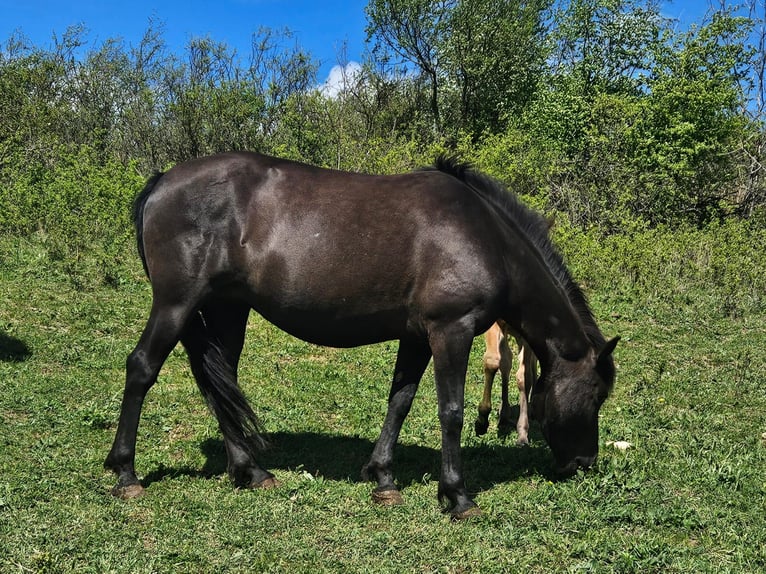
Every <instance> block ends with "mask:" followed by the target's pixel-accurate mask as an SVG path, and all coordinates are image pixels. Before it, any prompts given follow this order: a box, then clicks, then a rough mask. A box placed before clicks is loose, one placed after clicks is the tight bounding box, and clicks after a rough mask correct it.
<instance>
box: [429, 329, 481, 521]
mask: <svg viewBox="0 0 766 574" xmlns="http://www.w3.org/2000/svg"><path fill="white" fill-rule="evenodd" d="M472 340H473V335H472V333H471V332H470V331H468V330H465V329H460V328H448V329H443V330H438V331H432V332H431V336H430V342H431V350H432V352H433V356H434V376H435V378H436V394H437V397H438V401H439V422H440V424H441V430H442V469H441V477H440V479H439V500H441V501H444V499H446V500H447V501H448V502H447V510H448V511H449V512H450V513H451V514H452V517H453V518H455V519H462V518H468V517H470V516H474V515H477V514H480V512H481V511H480V510H479V507H478V506H476V503H475V502H474V501H473V500H471V497H470V496H468V492H467V491H466V488H465V481H464V479H463V466H462V461H461V454H460V436H461V433H462V430H463V403H464V393H465V376H466V370H467V368H468V355H469V353H470V350H471V343H472Z"/></svg>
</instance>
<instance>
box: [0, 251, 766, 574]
mask: <svg viewBox="0 0 766 574" xmlns="http://www.w3.org/2000/svg"><path fill="white" fill-rule="evenodd" d="M2 253H3V260H0V572H3V573H6V572H9V573H11V572H19V573H21V572H131V573H149V572H173V573H175V572H211V573H213V572H215V573H221V572H392V573H394V572H396V573H400V572H418V573H430V572H454V573H458V572H485V573H491V572H525V573H536V572H540V573H543V572H546V573H547V572H568V571H571V572H580V571H585V572H716V573H717V574H720V573H724V572H736V573H742V572H764V571H766V442H765V440H764V435H763V433H766V351H765V349H766V324H765V323H764V320H765V319H766V316H764V314H763V313H761V312H757V311H754V310H750V311H746V312H738V313H730V312H722V311H721V310H720V308H719V306H716V305H715V304H714V303H711V302H710V301H711V298H710V297H705V296H704V294H703V293H700V294H699V295H700V296H699V297H696V296H695V294H694V293H687V294H685V295H684V297H678V296H676V295H674V294H672V293H668V294H667V296H664V295H663V290H662V289H661V288H660V289H655V291H654V292H653V293H652V296H651V297H647V298H642V297H641V296H640V295H639V294H636V295H635V296H631V297H626V296H625V293H624V292H620V293H617V292H615V291H611V290H609V289H599V290H598V291H596V292H591V293H590V295H591V300H592V304H593V308H594V311H595V314H596V316H597V318H598V319H599V322H600V325H601V327H602V330H603V331H604V333H605V334H606V335H607V336H612V335H615V334H620V335H622V342H621V343H620V345H619V347H618V349H617V351H616V359H617V363H618V378H617V384H616V387H615V391H614V393H613V395H612V397H611V398H610V399H609V400H608V401H607V403H606V404H605V406H604V408H603V409H602V411H601V413H602V414H601V455H600V457H599V461H598V463H597V465H596V467H595V468H594V469H593V470H591V471H589V472H587V473H580V474H578V475H577V476H576V477H574V478H573V479H571V480H568V481H565V482H552V481H551V480H550V478H551V477H550V474H549V469H550V465H551V462H552V458H551V454H550V452H549V450H548V448H547V447H546V446H545V444H544V441H543V440H542V438H541V437H540V435H539V433H537V432H535V431H534V429H533V432H532V443H531V445H530V446H529V447H527V448H520V447H516V446H515V445H514V437H513V436H511V437H509V438H508V439H507V440H501V439H498V438H497V437H496V436H494V435H493V434H492V432H493V430H494V427H491V428H490V434H488V435H487V436H485V437H481V438H477V437H474V436H473V434H472V433H473V424H472V420H473V417H474V413H475V406H476V404H477V403H478V401H479V397H480V393H481V352H482V348H481V344H480V343H481V342H480V340H477V344H476V345H475V346H474V356H473V359H472V364H471V368H470V372H469V381H468V385H467V389H468V391H467V396H466V413H467V414H466V425H465V429H464V433H463V447H464V455H465V466H466V471H467V483H468V487H469V489H470V490H472V491H473V492H475V493H476V501H477V502H478V504H479V505H480V506H481V507H482V509H483V511H484V514H483V516H481V517H479V518H476V519H472V520H469V521H466V522H463V523H452V522H451V521H450V520H449V518H448V517H447V516H446V515H444V514H443V513H442V512H441V511H440V508H439V506H438V503H437V501H436V487H437V485H436V480H437V478H438V472H439V436H440V435H439V428H438V421H437V416H436V400H435V392H434V387H433V382H432V374H431V372H430V371H429V372H428V373H427V375H426V378H425V379H424V383H423V385H422V386H421V389H420V391H419V393H418V397H417V398H416V401H415V405H414V407H413V410H412V413H411V414H410V416H409V418H408V420H407V422H406V423H405V426H404V429H403V432H402V436H401V439H400V445H399V446H398V449H397V460H396V473H397V476H398V480H399V482H400V484H401V486H402V487H403V495H404V497H405V504H404V505H403V506H399V507H394V508H381V507H377V506H375V505H373V503H372V502H371V500H370V492H371V489H372V486H371V485H370V484H368V483H364V482H362V481H361V479H360V477H359V470H360V468H361V466H362V464H363V463H364V462H365V461H366V459H367V457H368V456H369V454H370V452H371V450H372V446H373V442H374V440H375V438H376V436H377V432H378V430H379V428H380V424H381V423H382V420H383V414H384V410H385V400H386V397H387V394H388V381H389V377H390V374H391V369H392V363H393V359H394V354H395V350H396V346H395V344H393V343H389V344H382V345H377V346H372V347H366V348H361V349H354V350H336V349H323V348H318V347H314V346H311V345H308V344H304V343H302V342H300V341H297V340H295V339H293V338H291V337H289V336H287V335H285V334H283V333H281V332H280V331H278V330H276V329H275V328H273V327H272V326H270V325H269V324H267V323H266V322H265V321H263V320H262V319H260V318H258V317H256V316H253V317H252V318H251V321H250V325H249V333H248V341H247V346H246V349H245V353H244V355H243V360H242V368H241V380H242V384H243V386H244V388H245V391H246V393H247V395H248V396H249V398H250V399H251V401H252V403H253V404H254V405H255V406H256V410H257V412H258V413H259V415H260V417H261V418H262V421H263V423H264V425H265V427H266V428H267V429H268V430H269V431H270V433H271V441H272V446H271V449H270V450H269V451H268V452H266V453H265V454H264V458H263V460H264V463H265V465H266V466H267V467H268V468H270V469H272V470H273V472H274V473H275V474H276V475H277V477H278V478H279V479H280V480H281V481H282V483H283V485H282V487H281V488H279V489H275V490H270V491H258V492H254V491H238V490H235V489H233V488H232V487H231V485H230V484H229V482H228V479H227V477H226V474H225V465H226V462H225V456H224V453H223V446H222V442H221V440H220V436H219V434H218V432H217V429H216V426H215V423H214V421H213V419H212V417H211V416H210V415H209V414H208V413H207V411H206V408H205V406H204V404H203V402H202V399H201V398H200V396H199V395H198V393H197V390H196V387H195V385H194V383H193V380H192V378H191V373H190V370H189V368H188V366H187V364H186V362H185V358H184V355H183V353H182V352H181V351H180V350H176V351H175V352H174V353H173V355H172V356H171V358H170V360H169V361H168V363H167V365H166V367H165V369H164V370H163V372H162V374H161V376H160V380H159V382H158V384H157V385H156V386H155V387H154V388H153V389H152V391H151V393H150V395H149V397H148V400H147V403H146V407H145V410H144V415H143V419H142V423H141V429H140V434H139V441H138V456H137V468H138V471H139V473H140V474H141V475H142V477H143V482H144V484H145V486H147V496H145V497H143V498H141V499H137V500H133V501H129V502H125V501H121V500H116V499H114V498H113V497H112V496H111V495H110V494H109V490H110V488H111V487H112V486H113V484H114V480H115V479H114V477H113V476H112V475H111V473H108V472H106V471H104V470H103V468H102V462H103V459H104V457H105V455H106V453H107V451H108V449H109V447H110V445H111V441H112V439H113V436H114V431H115V424H116V421H117V417H118V408H119V400H120V396H121V392H122V385H123V376H124V373H123V365H124V360H125V357H126V355H127V354H128V352H129V351H130V349H131V348H132V346H133V345H134V344H135V342H136V340H137V337H138V334H139V332H140V330H141V328H142V326H143V321H144V320H145V317H146V315H147V313H148V308H149V303H150V292H149V287H148V284H147V283H146V281H145V280H144V279H143V278H142V276H141V271H140V266H139V263H138V261H137V260H136V262H135V266H134V267H132V268H131V269H130V272H127V273H126V274H124V275H123V276H122V277H121V278H120V280H119V281H114V283H115V284H114V285H112V286H108V287H106V286H89V285H88V284H87V281H78V282H75V283H73V282H72V280H71V278H70V277H69V276H68V275H67V274H66V273H64V272H63V271H62V270H61V269H59V266H57V265H52V266H51V265H50V264H49V263H48V261H47V259H46V258H45V257H44V254H43V253H42V252H40V251H39V250H36V248H35V247H34V246H30V245H28V244H19V245H18V246H11V247H8V245H5V246H4V248H3V250H2ZM708 295H709V294H708ZM493 422H494V421H493ZM611 441H628V442H630V443H631V445H632V447H631V448H629V449H628V450H627V451H626V452H621V451H619V450H616V449H615V448H613V447H612V446H609V443H610V442H611Z"/></svg>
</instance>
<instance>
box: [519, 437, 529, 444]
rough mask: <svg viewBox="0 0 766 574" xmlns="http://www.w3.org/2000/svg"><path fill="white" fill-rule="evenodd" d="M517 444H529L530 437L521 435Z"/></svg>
mask: <svg viewBox="0 0 766 574" xmlns="http://www.w3.org/2000/svg"><path fill="white" fill-rule="evenodd" d="M516 446H529V439H528V438H526V437H519V438H518V439H516Z"/></svg>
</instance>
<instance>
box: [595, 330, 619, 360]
mask: <svg viewBox="0 0 766 574" xmlns="http://www.w3.org/2000/svg"><path fill="white" fill-rule="evenodd" d="M619 342H620V337H619V336H617V337H614V338H612V339H609V340H608V341H607V342H606V343H604V346H603V347H601V350H600V351H599V352H598V359H596V363H601V362H602V361H604V360H606V359H607V358H609V356H610V355H611V354H612V353H613V352H614V349H615V347H617V343H619Z"/></svg>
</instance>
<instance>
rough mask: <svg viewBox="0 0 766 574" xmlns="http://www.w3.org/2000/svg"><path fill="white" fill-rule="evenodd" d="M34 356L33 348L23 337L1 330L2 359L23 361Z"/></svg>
mask: <svg viewBox="0 0 766 574" xmlns="http://www.w3.org/2000/svg"><path fill="white" fill-rule="evenodd" d="M31 356H32V350H31V349H30V348H29V347H28V346H27V344H26V343H25V342H24V341H22V340H21V339H17V338H16V337H12V336H10V335H6V334H5V333H3V332H2V331H0V361H3V362H6V363H22V362H24V361H26V360H27V359H28V358H29V357H31Z"/></svg>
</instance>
